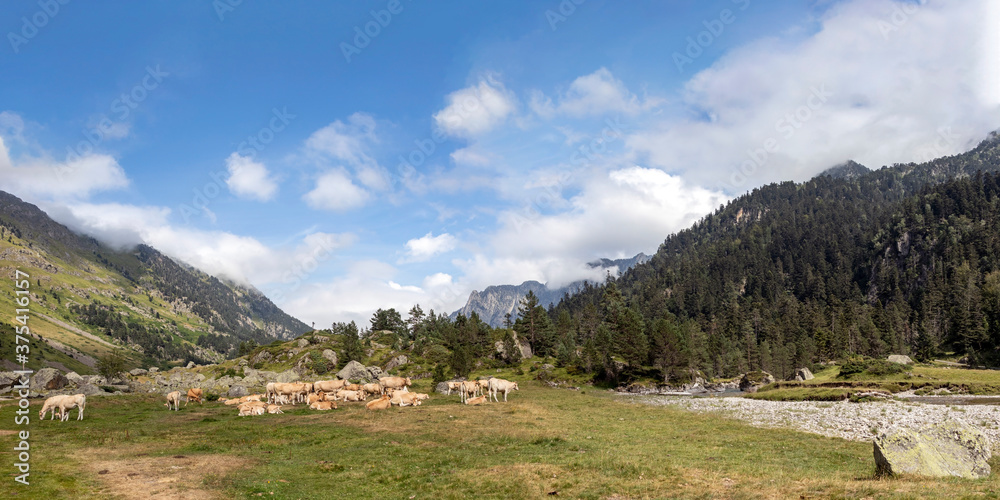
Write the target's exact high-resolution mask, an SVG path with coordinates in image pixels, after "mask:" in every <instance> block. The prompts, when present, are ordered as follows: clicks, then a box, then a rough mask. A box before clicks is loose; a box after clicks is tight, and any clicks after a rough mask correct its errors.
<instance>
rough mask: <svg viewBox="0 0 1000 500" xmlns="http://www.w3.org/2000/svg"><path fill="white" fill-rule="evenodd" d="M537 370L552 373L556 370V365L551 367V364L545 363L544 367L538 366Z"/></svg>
mask: <svg viewBox="0 0 1000 500" xmlns="http://www.w3.org/2000/svg"><path fill="white" fill-rule="evenodd" d="M539 369H541V370H548V371H552V370H555V369H556V365H553V364H551V363H545V364H544V365H542V366H540V367H539Z"/></svg>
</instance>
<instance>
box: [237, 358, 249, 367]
mask: <svg viewBox="0 0 1000 500" xmlns="http://www.w3.org/2000/svg"><path fill="white" fill-rule="evenodd" d="M248 364H250V363H249V362H248V361H247V360H245V359H241V360H240V363H239V365H240V366H246V365H248Z"/></svg>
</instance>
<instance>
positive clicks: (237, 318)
mask: <svg viewBox="0 0 1000 500" xmlns="http://www.w3.org/2000/svg"><path fill="white" fill-rule="evenodd" d="M0 270H2V271H3V274H4V276H7V277H8V278H9V279H11V278H13V276H14V274H15V271H21V272H23V273H27V274H28V275H29V276H30V279H29V283H30V290H31V295H30V298H31V306H30V313H29V317H30V319H29V322H30V324H29V326H30V327H31V329H32V332H34V333H37V334H39V335H40V336H41V337H43V338H44V339H46V340H47V341H49V344H48V345H49V347H51V348H54V349H57V350H60V352H62V353H63V354H62V355H61V356H67V357H68V359H63V358H60V359H62V361H66V362H67V363H70V364H72V363H73V361H70V360H77V361H76V362H77V363H80V364H83V365H90V366H93V365H94V361H95V358H98V357H100V356H103V355H105V354H107V353H108V352H110V351H111V350H114V349H117V348H124V352H125V353H126V356H127V357H128V358H129V360H130V362H131V363H132V364H135V365H139V364H147V363H148V364H159V365H165V364H166V363H169V362H175V363H181V362H186V361H189V360H190V361H196V362H209V361H218V360H221V359H223V358H224V357H226V356H234V355H235V354H236V348H237V346H238V345H239V343H240V342H241V341H247V340H253V341H254V342H257V343H260V344H266V343H269V342H271V341H273V340H275V339H288V338H293V337H295V336H297V335H300V334H302V333H304V332H306V331H308V330H310V328H309V327H308V326H306V325H305V324H304V323H302V322H301V321H299V320H297V319H295V318H292V317H291V316H289V315H287V314H285V313H284V312H283V311H281V310H280V309H279V308H278V307H277V306H275V305H274V304H273V303H272V302H271V301H270V300H268V299H267V297H265V296H264V295H263V294H261V293H260V292H259V291H257V290H254V289H252V288H248V287H244V286H240V285H237V284H233V283H227V282H224V281H222V280H219V279H217V278H215V277H212V276H209V275H207V274H205V273H201V272H199V271H196V270H194V269H192V268H189V267H187V266H182V265H180V264H178V263H177V262H174V261H173V260H171V259H170V258H168V257H166V256H165V255H163V254H161V253H160V252H158V251H156V250H155V249H153V248H151V247H148V246H145V245H139V246H138V247H136V248H134V249H132V250H128V251H120V250H116V249H113V248H110V247H108V246H106V245H103V244H101V243H100V242H98V241H97V240H95V239H93V238H90V237H86V236H81V235H78V234H75V233H73V232H72V231H70V230H69V229H68V228H66V227H65V226H63V225H61V224H59V223H56V222H55V221H53V220H52V219H50V218H49V217H48V216H47V215H46V214H45V213H44V212H42V211H41V210H39V209H38V207H36V206H34V205H31V204H28V203H25V202H23V201H21V200H20V199H18V198H17V197H15V196H13V195H11V194H8V193H4V192H0ZM5 288H6V290H4V293H0V310H4V311H13V310H14V308H15V303H14V300H15V295H14V284H13V281H8V282H7V284H6V285H5ZM12 316H13V315H7V317H6V318H3V319H2V320H0V326H7V327H9V326H10V323H12V322H13V319H12ZM7 340H8V339H7V338H6V337H5V338H4V342H6V341H7ZM57 344H58V346H59V347H56V345H57ZM45 357H46V359H47V360H49V361H56V360H54V359H51V356H45ZM3 359H4V361H5V362H6V363H7V366H8V368H9V367H10V361H9V360H10V359H13V357H5V358H3ZM36 361H37V360H36ZM56 362H60V361H56ZM67 363H63V364H64V365H67ZM67 366H68V365H67ZM74 368H75V369H78V370H80V369H84V367H83V366H79V365H76V366H74Z"/></svg>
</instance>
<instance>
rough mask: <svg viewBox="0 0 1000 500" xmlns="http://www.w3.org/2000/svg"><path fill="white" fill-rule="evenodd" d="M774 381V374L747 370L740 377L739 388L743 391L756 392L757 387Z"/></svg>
mask: <svg viewBox="0 0 1000 500" xmlns="http://www.w3.org/2000/svg"><path fill="white" fill-rule="evenodd" d="M773 383H774V375H771V374H770V373H767V372H765V371H756V372H748V373H747V374H745V375H743V378H741V379H740V390H741V391H743V392H757V389H760V388H761V387H764V386H765V385H767V384H773Z"/></svg>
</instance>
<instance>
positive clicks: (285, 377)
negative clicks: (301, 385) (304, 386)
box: [274, 370, 300, 384]
mask: <svg viewBox="0 0 1000 500" xmlns="http://www.w3.org/2000/svg"><path fill="white" fill-rule="evenodd" d="M299 378H300V377H299V374H298V373H295V370H285V371H283V372H281V373H279V374H278V376H277V377H275V380H274V381H275V382H281V383H284V384H287V383H289V382H295V381H296V380H298V379H299Z"/></svg>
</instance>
